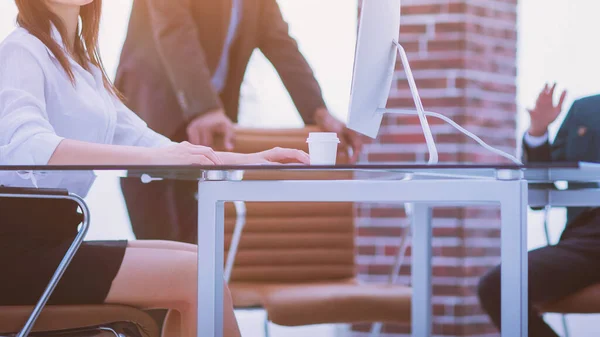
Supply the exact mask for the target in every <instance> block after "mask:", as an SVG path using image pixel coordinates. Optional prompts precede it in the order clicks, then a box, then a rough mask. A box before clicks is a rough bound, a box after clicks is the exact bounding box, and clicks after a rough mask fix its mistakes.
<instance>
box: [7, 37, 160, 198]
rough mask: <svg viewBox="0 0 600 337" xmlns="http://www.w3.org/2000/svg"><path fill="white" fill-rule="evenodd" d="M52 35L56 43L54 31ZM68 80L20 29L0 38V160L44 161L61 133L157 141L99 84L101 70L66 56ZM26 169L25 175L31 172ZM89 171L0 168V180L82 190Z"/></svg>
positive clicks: (120, 141)
mask: <svg viewBox="0 0 600 337" xmlns="http://www.w3.org/2000/svg"><path fill="white" fill-rule="evenodd" d="M52 37H53V38H54V40H55V41H56V42H57V43H59V45H60V46H61V47H62V48H64V45H63V44H62V39H61V38H60V34H59V33H58V31H57V30H56V29H53V30H52ZM69 62H70V65H71V67H72V70H73V75H74V77H75V85H73V83H72V82H71V80H70V79H69V77H68V75H67V73H66V72H65V71H64V69H63V68H62V66H61V65H60V63H59V62H58V60H57V59H56V57H55V56H54V55H53V54H52V53H51V52H50V50H49V49H48V48H47V47H46V45H44V44H43V43H42V42H41V41H40V40H39V39H37V38H36V37H35V36H33V35H31V34H30V33H29V32H28V31H27V30H25V29H23V28H18V29H16V30H15V31H14V32H13V33H12V34H11V35H9V36H8V37H7V38H6V39H5V40H4V41H3V42H2V43H1V44H0V165H47V164H48V161H49V159H50V157H51V156H52V154H53V153H54V151H55V150H56V148H57V146H58V145H59V143H60V142H61V141H62V140H63V139H72V140H78V141H83V142H90V143H98V144H115V145H131V146H143V147H160V146H165V145H168V144H171V141H170V140H169V139H167V138H166V137H164V136H162V135H159V134H157V133H156V132H154V131H152V130H150V129H149V128H148V126H147V125H146V123H144V122H143V121H142V120H141V119H140V118H139V117H138V116H137V115H136V114H134V113H133V112H132V111H130V110H129V109H128V108H127V107H126V106H125V105H124V104H123V103H121V101H120V100H119V99H118V98H116V97H115V96H114V95H111V94H110V93H109V91H108V90H107V89H106V88H105V87H104V82H103V77H102V72H101V70H100V69H99V68H97V67H95V66H90V67H91V70H90V71H87V70H85V69H84V68H83V67H81V66H80V65H79V64H78V63H77V62H75V61H74V60H73V59H71V58H69ZM32 175H33V179H32ZM93 180H94V174H93V172H78V173H73V172H71V173H67V172H34V173H33V174H32V173H31V172H29V173H25V174H24V173H19V174H17V173H14V172H0V185H5V186H20V187H33V186H36V185H37V186H39V187H49V188H66V189H68V190H69V191H70V192H73V193H77V194H79V195H81V196H85V195H86V194H87V192H88V190H89V188H90V186H91V184H92V182H93Z"/></svg>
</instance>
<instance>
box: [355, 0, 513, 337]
mask: <svg viewBox="0 0 600 337" xmlns="http://www.w3.org/2000/svg"><path fill="white" fill-rule="evenodd" d="M516 28H517V0H477V1H472V0H403V1H402V21H401V29H400V31H401V34H400V35H401V38H400V42H401V43H402V45H403V46H404V48H405V49H406V51H407V53H408V57H409V60H410V63H411V66H412V69H413V72H414V74H415V77H416V79H417V85H418V87H419V89H420V94H421V97H422V99H423V103H424V106H425V108H426V109H427V110H432V111H436V112H440V113H443V114H444V115H446V116H448V117H451V118H452V119H453V120H454V121H456V122H458V123H459V124H461V125H462V126H463V127H465V128H467V129H468V130H470V131H473V132H474V133H475V134H477V135H479V136H480V137H481V138H482V139H483V140H484V141H486V142H487V143H488V144H490V145H492V146H495V147H498V148H500V149H502V150H504V151H507V152H509V153H512V154H514V153H515V145H516V142H515V133H516V131H515V130H516V47H517V33H516ZM388 107H394V108H414V107H413V102H412V99H411V95H410V91H409V88H408V84H407V82H406V80H405V75H404V73H403V72H402V64H401V63H400V61H398V66H397V81H396V83H395V84H394V85H393V88H392V93H391V97H390V100H389V102H388ZM429 121H430V124H431V127H432V131H433V133H434V135H435V138H436V142H437V144H438V150H439V152H440V161H441V162H445V163H473V162H479V163H481V162H485V163H499V162H502V163H505V162H507V161H506V160H504V159H502V158H500V157H498V156H496V155H493V154H490V153H489V152H487V151H486V150H485V149H483V148H481V147H480V146H479V145H477V144H476V143H475V142H474V141H471V140H469V139H468V138H466V137H465V136H463V135H461V134H460V133H458V132H457V131H455V130H454V129H453V128H452V127H450V126H449V125H446V124H443V123H441V122H440V121H438V120H435V119H432V118H430V119H429ZM426 160H427V148H426V146H425V141H424V138H423V136H422V135H421V130H420V127H419V123H418V119H417V118H416V117H415V118H412V117H398V116H387V117H386V118H385V119H384V123H383V126H382V128H381V131H380V134H379V138H378V139H377V141H376V142H375V143H373V144H370V145H369V146H368V147H367V148H366V151H365V153H364V154H363V157H362V161H363V162H368V163H414V162H426ZM357 224H358V226H359V240H358V245H359V257H358V259H359V261H358V262H359V265H360V273H361V277H362V278H363V279H365V280H369V281H374V282H386V279H387V273H388V272H389V271H390V269H391V266H392V264H393V261H394V256H395V253H396V245H397V244H398V241H399V240H398V236H399V235H400V234H401V233H402V229H400V227H402V228H406V226H407V220H406V218H405V214H404V210H403V208H398V207H397V206H396V207H394V206H390V205H360V206H358V210H357ZM433 226H434V239H433V245H434V247H433V254H434V258H433V294H434V298H433V312H434V328H433V332H434V335H435V336H494V335H495V334H496V332H495V330H494V329H493V327H491V325H490V323H489V321H488V319H487V318H486V316H485V315H484V314H483V313H482V312H481V310H480V309H479V306H478V301H477V297H476V285H477V281H478V278H479V277H480V276H481V275H482V274H483V273H484V272H485V271H486V270H487V269H489V268H490V267H493V266H494V265H496V264H497V263H498V262H499V256H500V230H499V227H500V221H499V210H498V209H497V208H479V207H476V208H475V207H471V208H461V209H457V208H438V209H435V211H434V221H433ZM405 265H406V267H405V268H403V269H402V271H401V277H400V282H401V283H403V284H409V283H410V249H409V251H408V259H407V261H406V262H405ZM369 328H370V326H368V325H361V326H355V327H354V330H355V331H356V332H355V334H356V335H357V336H362V335H364V336H367V334H363V333H362V332H364V331H369ZM384 331H385V332H387V333H391V334H394V333H397V334H398V335H407V334H408V333H409V331H410V327H406V326H404V327H403V326H392V325H388V326H386V327H385V328H384Z"/></svg>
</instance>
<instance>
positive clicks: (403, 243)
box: [371, 204, 412, 337]
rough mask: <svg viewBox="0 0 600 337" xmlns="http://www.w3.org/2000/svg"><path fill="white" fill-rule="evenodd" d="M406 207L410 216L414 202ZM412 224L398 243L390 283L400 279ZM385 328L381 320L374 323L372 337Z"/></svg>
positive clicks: (379, 333) (376, 336)
mask: <svg viewBox="0 0 600 337" xmlns="http://www.w3.org/2000/svg"><path fill="white" fill-rule="evenodd" d="M404 208H405V210H406V214H407V215H408V217H409V218H410V215H411V211H412V204H405V205H404ZM411 228H412V226H408V227H407V228H406V229H405V231H404V234H402V237H401V238H400V244H399V245H398V255H396V261H395V262H394V267H393V268H392V271H391V272H390V274H389V276H388V283H389V284H395V283H396V282H397V281H398V274H400V269H401V268H402V264H403V263H404V258H405V257H406V249H407V248H408V245H409V241H410V234H411V233H410V229H411ZM382 328H383V324H382V323H380V322H377V323H374V324H373V326H372V327H371V337H379V336H380V335H381V329H382Z"/></svg>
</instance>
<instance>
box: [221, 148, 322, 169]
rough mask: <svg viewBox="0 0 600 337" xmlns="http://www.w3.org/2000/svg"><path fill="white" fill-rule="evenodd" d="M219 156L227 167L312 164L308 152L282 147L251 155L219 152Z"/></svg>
mask: <svg viewBox="0 0 600 337" xmlns="http://www.w3.org/2000/svg"><path fill="white" fill-rule="evenodd" d="M218 155H219V157H221V160H222V161H223V163H225V165H252V164H254V165H260V164H293V163H297V164H309V163H310V158H309V156H308V154H307V153H306V152H304V151H301V150H294V149H282V148H280V147H276V148H274V149H271V150H267V151H263V152H258V153H251V154H240V153H232V152H219V153H218Z"/></svg>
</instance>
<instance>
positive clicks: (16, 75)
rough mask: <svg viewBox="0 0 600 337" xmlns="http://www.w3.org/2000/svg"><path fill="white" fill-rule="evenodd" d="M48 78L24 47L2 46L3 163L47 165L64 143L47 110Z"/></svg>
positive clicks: (0, 131)
mask: <svg viewBox="0 0 600 337" xmlns="http://www.w3.org/2000/svg"><path fill="white" fill-rule="evenodd" d="M44 88H45V77H44V71H43V69H42V66H41V65H40V63H39V62H38V61H37V60H36V58H35V57H34V54H33V53H32V52H31V51H29V50H28V49H27V48H25V47H24V46H21V45H19V44H16V43H7V44H5V45H3V46H2V47H0V164H2V165H47V164H48V162H49V160H50V158H51V157H52V154H53V153H54V151H55V150H56V148H57V147H58V145H59V144H60V142H61V141H62V140H63V138H62V137H59V136H58V135H57V134H56V132H55V131H54V128H53V127H52V125H51V124H50V121H49V118H48V114H47V111H46V103H45V102H46V99H45V90H44Z"/></svg>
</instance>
